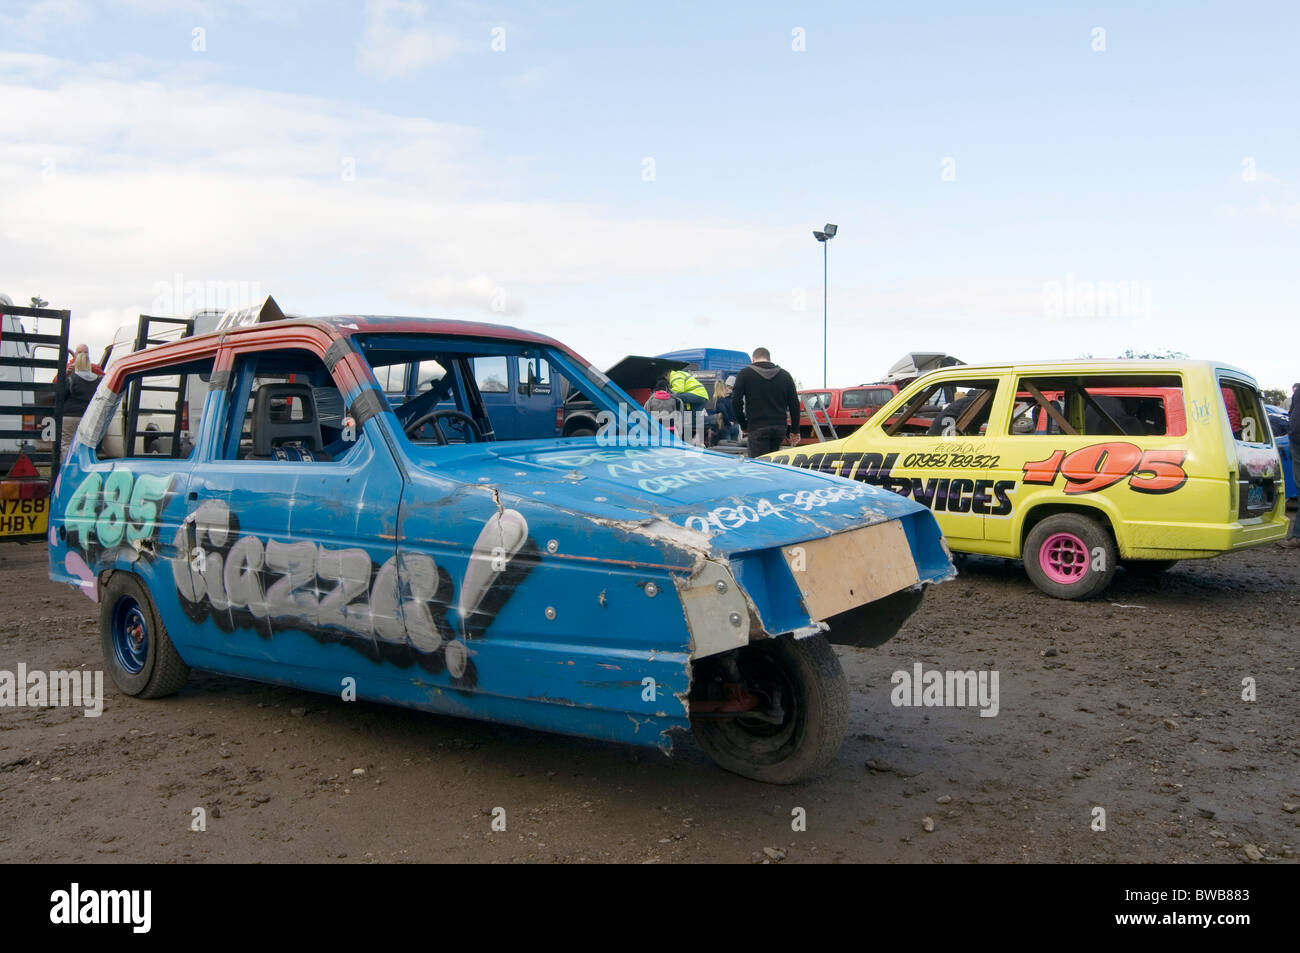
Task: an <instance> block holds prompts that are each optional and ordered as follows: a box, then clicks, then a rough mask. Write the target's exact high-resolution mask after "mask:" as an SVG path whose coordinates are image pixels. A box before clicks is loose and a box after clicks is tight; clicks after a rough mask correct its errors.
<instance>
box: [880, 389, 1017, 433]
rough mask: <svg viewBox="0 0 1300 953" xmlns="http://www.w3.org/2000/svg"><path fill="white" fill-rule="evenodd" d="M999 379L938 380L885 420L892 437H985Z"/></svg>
mask: <svg viewBox="0 0 1300 953" xmlns="http://www.w3.org/2000/svg"><path fill="white" fill-rule="evenodd" d="M997 391H998V380H997V378H971V379H963V380H949V381H937V382H935V383H933V384H930V385H929V386H926V387H922V388H921V389H920V390H918V391H916V392H915V393H914V394H913V395H912V397H911V398H910V399H909V400H908V401H907V403H906V404H905V405H904V406H903V407H902V409H901V410H900V411H899V412H898V413H897V414H896V415H894V416H891V417H890V419H889V420H887V421H885V427H884V433H885V434H886V435H887V436H890V437H916V436H929V437H981V436H984V434H985V432H986V431H987V430H988V422H989V414H990V413H991V412H992V410H993V399H994V397H995V396H996V395H997Z"/></svg>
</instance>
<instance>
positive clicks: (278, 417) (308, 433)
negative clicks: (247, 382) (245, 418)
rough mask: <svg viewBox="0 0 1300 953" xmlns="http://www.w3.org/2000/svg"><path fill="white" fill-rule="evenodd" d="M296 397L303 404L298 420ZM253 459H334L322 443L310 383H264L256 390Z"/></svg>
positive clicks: (254, 399) (308, 460) (311, 460)
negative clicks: (294, 406) (295, 412)
mask: <svg viewBox="0 0 1300 953" xmlns="http://www.w3.org/2000/svg"><path fill="white" fill-rule="evenodd" d="M295 399H296V400H298V401H299V403H300V405H301V407H302V415H301V417H300V418H299V419H297V420H294V419H292V416H293V415H292V410H293V402H294V400H295ZM277 402H278V403H277ZM253 458H254V459H257V460H295V461H307V462H314V461H317V460H331V459H333V458H332V457H331V456H330V455H329V454H328V453H325V452H324V450H323V448H322V446H321V435H320V418H319V416H318V415H317V413H316V400H315V397H314V396H313V394H312V388H311V386H310V385H309V384H263V385H262V386H261V387H259V388H258V389H257V393H256V394H255V395H254V396H253Z"/></svg>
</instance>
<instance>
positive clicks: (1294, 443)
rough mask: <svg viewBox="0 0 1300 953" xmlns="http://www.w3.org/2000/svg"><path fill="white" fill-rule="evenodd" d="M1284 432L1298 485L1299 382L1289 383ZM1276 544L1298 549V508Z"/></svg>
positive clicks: (1299, 528)
mask: <svg viewBox="0 0 1300 953" xmlns="http://www.w3.org/2000/svg"><path fill="white" fill-rule="evenodd" d="M1286 432H1287V436H1288V437H1290V438H1291V473H1292V474H1293V475H1294V476H1295V481H1296V484H1297V485H1298V486H1300V460H1297V458H1296V450H1297V449H1300V384H1292V385H1291V409H1290V411H1289V414H1288V417H1287V427H1286ZM1278 545H1279V546H1281V547H1282V548H1283V549H1300V510H1296V514H1295V516H1293V517H1291V528H1290V529H1289V530H1287V534H1286V539H1283V540H1280V541H1279V542H1278Z"/></svg>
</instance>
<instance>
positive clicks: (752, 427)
mask: <svg viewBox="0 0 1300 953" xmlns="http://www.w3.org/2000/svg"><path fill="white" fill-rule="evenodd" d="M731 412H732V413H733V414H735V415H736V421H737V423H739V424H740V426H741V427H743V428H744V429H745V435H746V437H747V438H748V441H749V455H750V456H751V457H761V456H762V455H763V454H765V453H771V452H772V451H774V450H780V449H781V444H782V443H783V442H784V441H785V440H786V439H787V437H794V438H795V439H798V436H799V412H800V407H799V393H798V391H797V390H796V388H795V386H794V378H793V377H791V376H790V372H789V371H787V370H785V369H784V368H781V367H778V366H777V365H775V364H773V363H772V355H771V354H770V353H768V350H767V348H765V347H760V348H758V349H756V350H755V351H754V363H752V364H749V365H747V366H746V367H744V368H742V369H741V371H740V373H739V374H737V375H736V386H735V387H733V388H732V391H731Z"/></svg>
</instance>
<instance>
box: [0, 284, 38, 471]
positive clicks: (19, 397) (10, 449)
mask: <svg viewBox="0 0 1300 953" xmlns="http://www.w3.org/2000/svg"><path fill="white" fill-rule="evenodd" d="M6 307H9V308H12V307H14V302H13V299H12V298H10V297H9V296H8V295H6V294H0V314H3V318H0V381H2V382H4V383H6V384H19V383H21V384H30V383H32V382H33V380H34V376H33V371H32V368H31V367H30V366H27V365H16V364H15V363H14V359H15V358H17V359H21V360H27V359H29V358H31V357H32V346H31V345H30V344H28V343H27V342H26V341H15V340H13V335H15V334H22V333H24V332H25V331H26V330H27V329H26V328H25V327H24V326H23V320H22V318H20V317H18V316H17V315H13V314H4V308H6ZM34 403H35V400H34V395H33V394H32V392H31V391H29V390H10V389H8V388H0V404H10V405H18V404H21V405H23V406H24V407H31V406H32V405H33V404H34ZM25 429H28V428H27V427H25V426H24V425H23V415H22V414H0V430H25ZM22 448H23V441H21V440H19V439H16V438H12V437H10V438H2V439H0V453H5V454H7V453H18V452H19V451H20V450H22Z"/></svg>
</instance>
